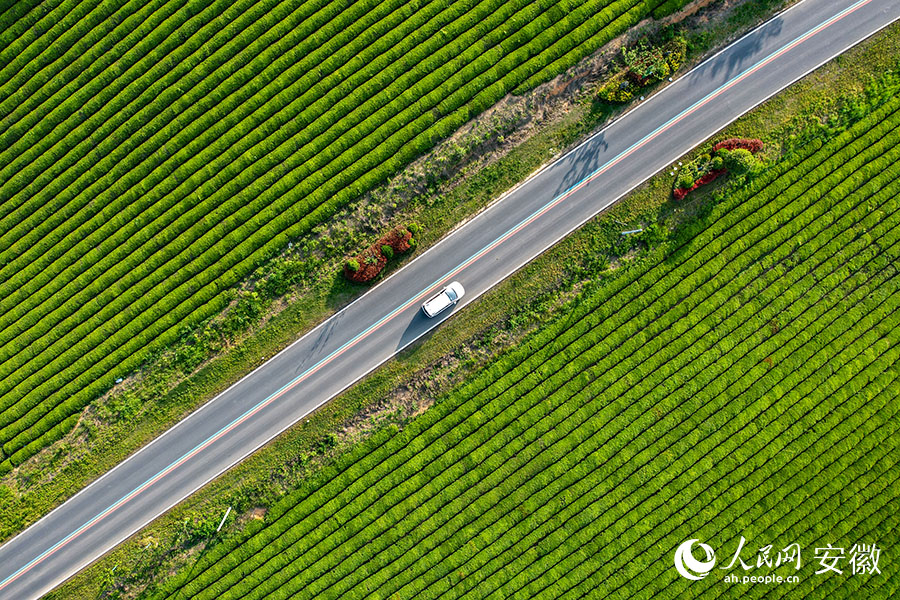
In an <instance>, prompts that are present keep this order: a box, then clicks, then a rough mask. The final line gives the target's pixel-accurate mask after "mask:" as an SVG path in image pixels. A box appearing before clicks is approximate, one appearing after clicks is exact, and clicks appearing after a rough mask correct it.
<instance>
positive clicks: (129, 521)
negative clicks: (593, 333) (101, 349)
mask: <svg viewBox="0 0 900 600" xmlns="http://www.w3.org/2000/svg"><path fill="white" fill-rule="evenodd" d="M897 18H900V2H898V1H897V0H833V1H832V0H804V1H803V2H801V3H800V4H797V5H795V6H794V7H793V8H791V9H789V10H788V11H786V12H784V13H782V14H781V15H779V16H777V17H776V18H774V19H773V20H771V21H769V22H768V23H766V24H765V25H763V26H762V27H760V28H757V29H756V30H754V31H753V32H751V33H750V34H749V35H747V36H745V37H743V38H741V39H740V40H738V41H737V42H735V43H734V44H732V45H731V46H729V47H728V48H727V49H725V50H724V51H723V52H721V53H719V54H717V55H716V56H714V57H712V58H711V59H710V60H708V61H706V62H704V63H703V64H701V65H700V66H699V67H697V68H695V69H694V70H692V71H690V72H689V73H687V74H685V75H684V76H682V77H680V78H679V79H678V80H676V81H675V82H674V83H672V84H670V85H669V86H668V87H667V88H665V89H663V90H661V91H660V92H658V93H657V94H655V95H654V96H653V97H651V98H648V99H647V100H646V101H644V102H642V103H641V104H640V105H639V106H638V107H637V108H635V109H634V110H632V111H630V112H629V113H627V114H626V115H624V116H623V117H621V118H620V119H618V120H617V121H616V122H615V123H613V124H612V125H610V126H609V127H607V128H606V129H604V130H602V131H600V132H598V133H597V134H595V135H594V136H593V137H591V138H590V139H589V140H587V141H586V142H585V143H583V144H582V145H580V146H578V147H577V148H575V149H574V150H573V151H571V152H569V153H567V154H566V155H564V156H563V157H562V158H560V159H559V160H557V161H556V162H554V163H553V164H551V165H549V166H547V167H545V168H544V169H542V170H541V171H539V172H538V173H537V174H535V175H534V176H532V177H531V178H530V179H529V180H527V181H526V182H525V183H523V184H522V185H520V186H518V187H517V188H515V189H514V190H512V191H511V192H509V193H508V194H506V195H505V196H504V197H503V198H502V199H501V200H499V201H498V202H496V203H494V204H493V205H492V206H491V207H490V208H488V209H487V210H485V211H483V212H482V213H481V214H479V215H478V216H477V217H475V218H474V219H472V220H471V221H469V222H468V223H466V224H465V225H464V226H462V227H460V228H458V229H457V230H455V231H454V232H453V233H452V234H450V235H448V236H447V237H446V238H444V239H443V240H442V241H441V242H439V243H438V244H436V245H435V246H434V247H432V248H431V249H429V250H428V251H427V252H423V253H422V254H421V255H420V256H419V257H418V258H416V259H415V260H413V261H412V262H411V263H410V264H408V265H407V266H406V267H404V268H403V269H401V270H399V271H398V272H396V273H395V274H393V275H392V276H391V277H389V278H388V279H386V280H385V281H384V282H382V283H381V284H379V285H378V286H376V287H375V288H373V289H372V290H370V291H369V292H368V293H367V294H365V295H364V296H363V297H361V298H360V299H358V300H357V301H355V302H353V303H352V304H350V305H349V306H347V307H346V308H344V309H343V310H342V311H340V312H339V313H337V314H336V315H334V316H333V317H332V318H330V319H328V320H327V321H325V322H324V323H323V324H321V325H320V326H319V327H317V328H316V329H314V330H313V331H311V332H310V333H309V334H307V335H306V336H304V337H303V338H301V339H300V340H298V341H297V342H295V343H294V344H292V345H291V346H290V347H288V348H286V349H285V350H284V351H282V352H281V353H280V354H278V355H276V356H275V357H273V358H272V359H271V360H269V361H268V362H267V363H266V364H265V365H263V366H261V367H260V368H258V369H257V370H255V371H253V372H252V373H250V374H249V375H248V376H247V377H245V378H244V379H242V380H241V381H239V382H238V383H237V384H235V385H234V386H232V387H231V388H229V389H228V390H226V391H225V392H223V393H222V394H220V395H219V396H217V397H216V398H215V399H214V400H212V401H210V402H209V403H207V404H206V405H204V406H203V407H202V408H200V409H198V410H197V411H196V412H194V413H193V414H191V415H190V416H189V417H187V418H186V419H185V420H183V421H182V422H180V423H179V424H177V425H176V426H174V427H173V428H172V429H170V430H169V431H167V432H166V433H165V434H163V435H162V436H160V438H158V439H157V440H155V441H154V442H152V443H150V444H149V445H147V446H146V447H144V448H143V449H141V450H140V451H138V452H136V453H135V454H133V455H132V456H131V457H129V458H128V459H127V460H125V461H124V462H122V463H121V464H120V465H118V466H117V467H115V468H114V469H112V470H111V471H110V472H109V473H107V474H106V475H104V476H103V477H101V478H99V479H98V480H97V481H95V482H94V483H92V484H91V485H89V486H88V487H87V488H85V489H84V490H82V491H81V492H79V493H78V494H76V495H75V496H74V497H73V498H71V499H70V500H68V501H67V502H66V503H64V504H63V505H61V506H60V507H59V508H57V509H56V510H54V511H53V512H51V513H50V514H49V515H48V516H46V517H44V518H43V519H42V520H41V521H39V522H38V523H36V524H35V525H33V526H32V527H30V528H29V529H27V530H26V531H25V532H23V533H22V534H20V535H19V536H18V537H16V538H14V539H12V540H10V541H9V542H7V543H6V544H5V545H3V546H2V547H0V598H9V599H15V600H21V599H25V598H38V597H40V596H41V595H42V594H44V593H46V592H48V591H49V590H51V589H53V588H54V587H56V586H58V585H59V584H61V583H62V582H63V581H65V580H66V579H68V578H69V577H71V576H72V575H74V574H75V573H77V572H78V571H79V570H81V569H83V568H84V567H86V566H87V565H89V564H90V563H91V562H93V561H95V560H96V559H97V558H99V557H100V556H102V555H103V554H104V553H106V552H107V551H109V550H110V549H112V548H113V547H114V546H115V545H116V544H118V543H120V542H121V541H123V540H125V539H126V538H128V537H129V536H131V535H132V534H134V533H135V532H137V531H138V530H139V529H140V528H142V527H143V526H144V525H146V524H147V523H149V522H150V521H152V520H153V519H154V518H156V517H157V516H158V515H160V514H162V513H163V512H165V511H166V510H167V509H169V508H170V507H172V506H173V505H175V504H176V503H177V502H179V501H180V500H182V499H183V498H185V497H187V496H188V495H190V494H191V493H192V492H194V491H196V490H197V489H198V488H200V487H201V486H203V485H204V484H205V483H207V482H208V481H210V480H211V479H213V478H214V477H216V476H217V475H218V474H220V473H222V472H223V471H225V470H226V469H228V468H229V467H231V466H233V465H234V464H235V463H237V462H238V461H240V460H241V459H242V458H244V457H246V456H247V455H248V454H250V453H251V452H253V451H254V450H255V449H257V448H259V447H260V446H262V445H263V444H265V443H266V442H267V441H269V440H271V439H272V438H273V437H275V436H276V435H278V434H279V433H280V432H282V431H284V430H285V429H286V428H287V427H289V426H290V425H292V424H293V423H295V422H296V421H298V420H299V419H302V418H303V417H304V416H306V415H307V414H308V413H310V412H311V411H312V410H314V409H315V408H316V407H317V406H319V405H321V404H322V403H324V402H326V401H327V400H328V399H330V398H331V397H333V396H334V395H336V394H338V393H339V392H341V391H342V390H344V389H345V388H346V387H348V386H349V385H351V384H352V383H353V382H355V381H356V380H358V379H359V378H361V377H362V376H364V375H365V374H367V373H368V372H369V371H371V370H372V369H374V368H375V367H377V366H378V365H380V364H381V363H383V362H384V361H386V360H388V359H389V358H391V356H393V355H394V354H395V353H396V352H397V351H398V350H400V349H401V348H403V347H405V346H406V345H408V344H410V343H411V342H413V341H414V340H416V339H418V338H420V337H421V336H423V335H425V334H427V333H428V332H429V331H431V330H433V329H434V328H435V327H438V326H439V324H440V322H441V321H442V320H443V319H446V318H448V317H449V316H451V314H452V313H453V312H455V311H456V310H460V309H461V308H462V307H463V306H464V305H465V304H467V303H469V302H471V301H473V300H474V299H475V298H477V297H478V296H479V295H481V294H483V293H484V292H485V291H486V290H488V289H489V288H490V287H492V286H493V285H495V284H496V283H497V282H499V281H501V280H502V279H504V278H505V277H507V276H508V275H509V274H511V273H512V272H513V271H515V270H517V269H518V268H519V267H521V266H522V265H524V264H525V263H527V262H528V261H529V260H531V259H532V258H534V257H535V256H537V255H538V254H540V253H541V252H542V251H543V250H544V249H546V248H547V247H549V246H551V245H552V244H554V243H555V242H557V241H558V240H560V239H561V238H562V237H564V236H565V235H566V234H568V233H569V232H571V231H572V230H574V229H576V228H577V227H578V226H580V225H581V224H583V223H584V222H585V221H587V220H588V219H590V218H591V217H592V216H594V215H596V214H597V213H598V212H599V211H601V210H603V209H604V208H606V207H607V206H609V205H610V204H612V203H613V202H615V201H616V200H617V199H618V198H620V197H621V196H622V195H624V194H625V193H627V192H628V191H629V190H631V189H633V188H634V187H635V186H637V185H638V184H640V183H641V182H643V181H644V180H646V179H647V178H648V177H650V176H651V175H653V174H654V173H656V172H657V171H659V170H661V169H663V168H665V167H666V166H668V165H670V164H671V163H672V162H673V161H675V160H677V158H678V157H679V156H681V155H682V154H684V153H685V152H687V151H688V150H690V149H691V148H693V147H694V146H696V145H697V144H699V143H701V142H702V141H704V140H705V139H706V138H708V137H710V136H711V135H713V134H715V132H717V131H718V130H720V129H721V128H722V127H724V126H725V125H726V124H728V123H730V122H731V121H733V120H734V119H735V118H737V117H738V116H740V115H741V114H743V113H744V112H746V111H747V110H749V109H750V108H752V107H754V106H755V105H757V104H759V103H760V102H762V101H763V100H765V99H766V98H768V97H770V96H771V95H773V94H775V93H776V92H778V91H779V90H781V89H782V88H784V87H785V86H787V85H788V84H790V83H792V82H793V81H795V80H797V79H798V78H800V77H802V76H803V75H805V74H806V73H808V72H809V71H811V70H813V69H815V68H816V67H817V66H819V65H821V64H822V63H824V62H826V61H827V60H829V59H830V58H832V57H833V56H835V55H837V54H839V53H841V52H843V51H844V50H845V49H847V48H849V47H850V46H852V45H854V44H856V43H858V42H859V41H861V40H863V39H865V38H866V37H868V36H869V35H871V34H872V33H874V32H876V31H878V30H879V29H881V28H882V27H884V26H886V25H887V24H889V23H891V22H892V21H894V20H895V19H897ZM452 280H458V281H460V282H461V283H462V284H463V285H464V286H465V288H466V292H467V293H466V296H465V298H464V299H463V301H462V302H461V303H460V304H459V305H457V306H456V307H455V309H454V310H452V311H448V312H447V313H444V314H442V315H440V316H439V317H438V318H436V319H427V318H426V317H425V316H424V315H423V314H422V312H421V310H420V306H421V303H422V301H424V300H425V299H427V298H428V297H429V296H430V294H432V293H434V291H435V290H438V289H440V288H441V287H442V286H443V285H444V284H446V283H447V282H449V281H452ZM434 335H440V331H438V332H436V333H435V334H434Z"/></svg>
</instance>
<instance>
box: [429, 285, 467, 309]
mask: <svg viewBox="0 0 900 600" xmlns="http://www.w3.org/2000/svg"><path fill="white" fill-rule="evenodd" d="M465 293H466V290H464V289H463V286H462V284H461V283H459V282H458V281H454V282H453V283H451V284H450V285H448V286H447V287H445V288H444V289H442V290H441V291H440V292H438V293H437V294H436V295H434V296H432V297H431V298H429V299H428V300H426V301H425V304H423V305H422V312H424V313H425V314H426V315H428V316H429V317H433V316H435V315H437V314H438V313H440V312H443V311H445V310H447V309H448V308H450V307H451V306H453V305H454V304H456V303H457V302H459V299H460V298H462V297H463V294H465Z"/></svg>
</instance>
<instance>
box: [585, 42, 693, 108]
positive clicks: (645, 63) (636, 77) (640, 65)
mask: <svg viewBox="0 0 900 600" xmlns="http://www.w3.org/2000/svg"><path fill="white" fill-rule="evenodd" d="M686 51H687V43H686V42H685V39H684V38H683V37H681V36H673V37H672V38H671V39H669V40H668V41H665V42H662V41H659V40H655V41H648V40H639V41H638V42H637V43H636V44H635V45H633V46H625V47H623V48H622V66H621V67H620V68H618V69H616V70H615V72H614V73H613V74H612V75H611V76H609V77H608V78H607V80H606V82H605V83H604V84H603V85H602V86H601V87H600V90H599V91H598V92H597V96H598V97H599V98H600V99H602V100H605V101H607V102H619V103H621V102H628V101H629V100H631V99H632V98H633V97H634V95H635V94H636V93H637V92H638V91H640V90H641V89H642V88H644V87H647V86H650V85H653V84H655V83H658V82H660V81H662V80H664V79H666V78H667V77H669V76H670V75H671V74H672V73H674V72H675V71H677V70H678V69H679V68H680V67H681V65H682V63H683V62H684V58H685V52H686Z"/></svg>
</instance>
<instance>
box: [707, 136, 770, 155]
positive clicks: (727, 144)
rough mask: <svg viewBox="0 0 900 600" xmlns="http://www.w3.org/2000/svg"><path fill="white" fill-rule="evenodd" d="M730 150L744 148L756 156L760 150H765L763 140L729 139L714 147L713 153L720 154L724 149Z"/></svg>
mask: <svg viewBox="0 0 900 600" xmlns="http://www.w3.org/2000/svg"><path fill="white" fill-rule="evenodd" d="M723 148H724V149H725V150H728V151H729V152H730V151H731V150H737V149H738V148H743V149H744V150H749V151H750V152H752V153H753V154H756V153H757V152H759V151H760V150H762V149H763V143H762V140H757V139H746V138H728V139H727V140H722V141H721V142H719V143H718V144H716V145H715V146H713V152H718V151H719V150H722V149H723Z"/></svg>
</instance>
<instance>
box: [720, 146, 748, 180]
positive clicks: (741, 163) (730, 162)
mask: <svg viewBox="0 0 900 600" xmlns="http://www.w3.org/2000/svg"><path fill="white" fill-rule="evenodd" d="M724 162H725V167H726V168H727V169H728V170H729V171H731V172H732V173H734V174H735V175H743V174H744V173H749V172H750V171H752V170H753V168H754V167H755V166H756V159H755V158H754V157H753V153H752V152H750V151H749V150H744V149H743V148H738V149H737V150H732V151H731V152H729V153H728V154H727V155H726V156H725V160H724Z"/></svg>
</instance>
